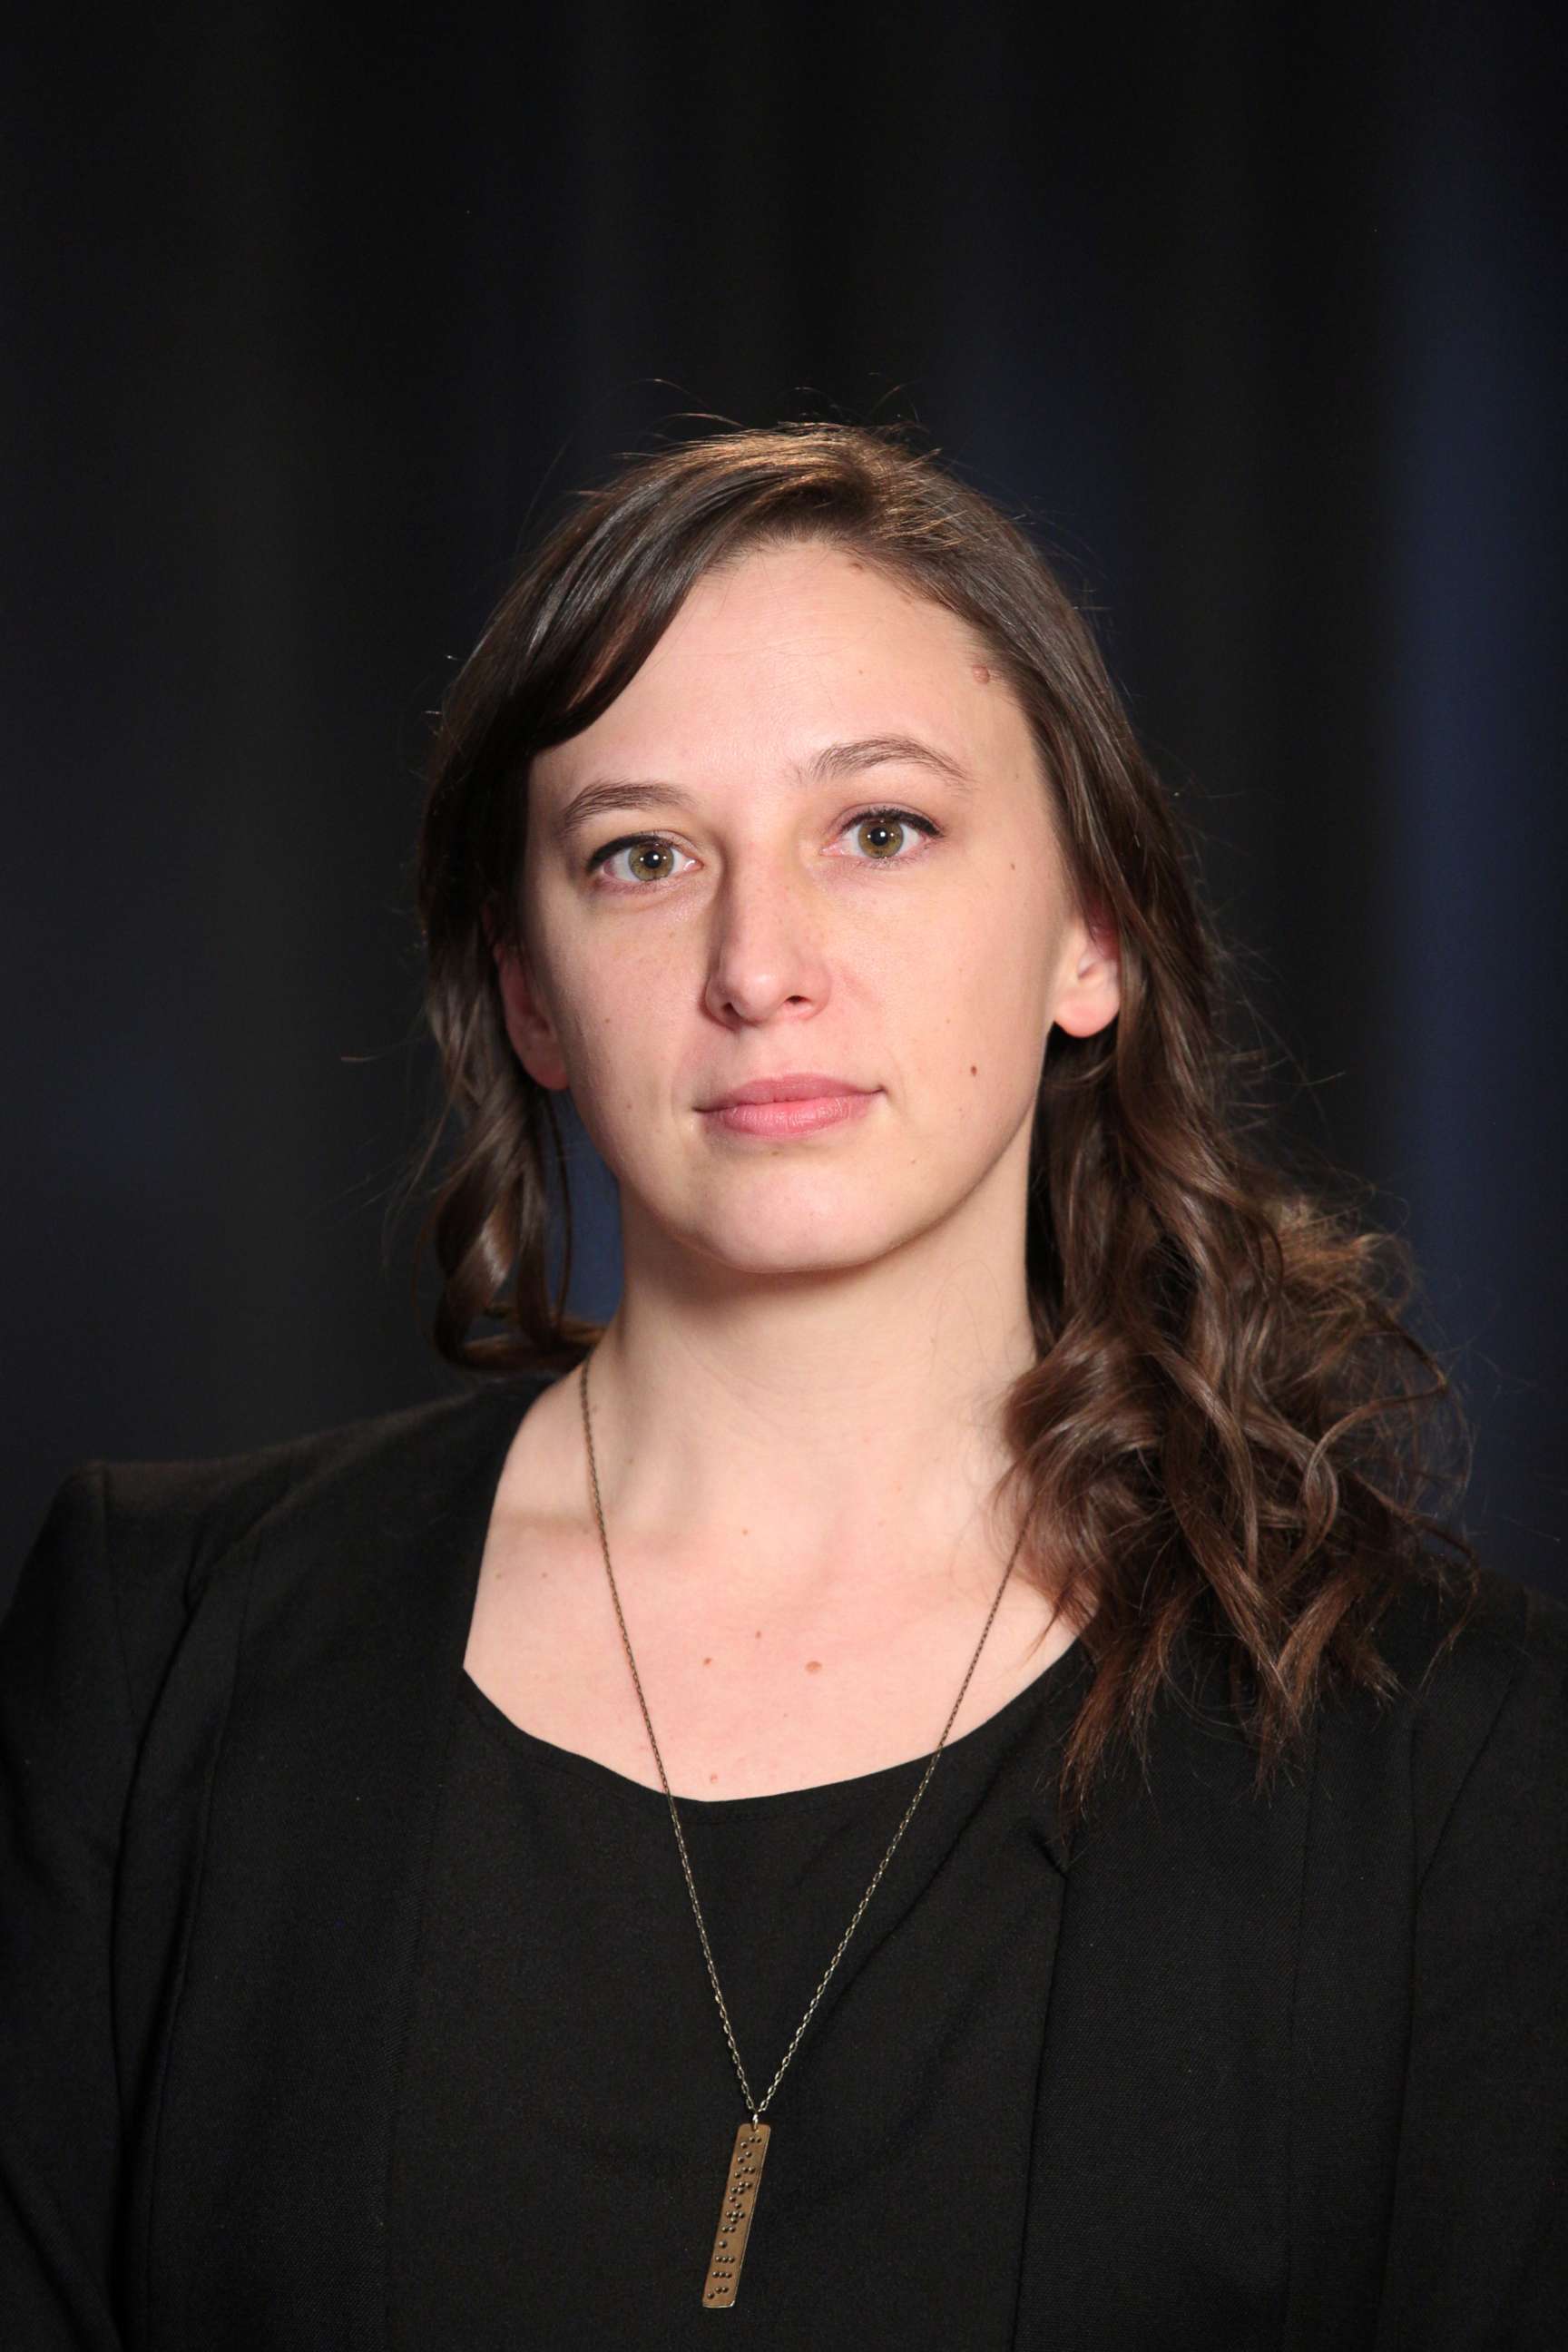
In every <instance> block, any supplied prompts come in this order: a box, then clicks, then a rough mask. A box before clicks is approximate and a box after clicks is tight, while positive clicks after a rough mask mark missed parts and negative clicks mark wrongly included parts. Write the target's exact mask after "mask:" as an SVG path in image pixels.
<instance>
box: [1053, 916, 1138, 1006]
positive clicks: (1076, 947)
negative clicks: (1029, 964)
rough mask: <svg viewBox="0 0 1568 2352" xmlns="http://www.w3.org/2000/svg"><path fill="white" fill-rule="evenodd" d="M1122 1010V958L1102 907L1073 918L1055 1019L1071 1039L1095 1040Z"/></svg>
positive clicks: (1069, 928) (1112, 926)
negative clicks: (1085, 1038) (1084, 1038)
mask: <svg viewBox="0 0 1568 2352" xmlns="http://www.w3.org/2000/svg"><path fill="white" fill-rule="evenodd" d="M1120 1011H1121V948H1120V942H1119V941H1118V939H1117V936H1116V927H1115V925H1114V924H1113V923H1112V921H1111V919H1110V914H1109V913H1108V911H1107V910H1106V909H1105V908H1103V907H1098V906H1097V907H1094V908H1091V909H1090V910H1089V913H1088V914H1087V915H1079V916H1077V917H1075V918H1074V919H1073V921H1072V922H1071V924H1069V926H1068V940H1067V945H1066V948H1065V950H1064V951H1063V977H1062V979H1061V981H1060V982H1059V984H1058V991H1057V1002H1056V1005H1055V1008H1054V1010H1053V1013H1052V1016H1051V1017H1052V1019H1053V1020H1054V1021H1055V1022H1056V1023H1057V1024H1058V1027H1060V1028H1063V1029H1065V1030H1066V1031H1067V1033H1068V1035H1069V1036H1070V1037H1092V1036H1093V1035H1094V1034H1095V1033H1096V1031H1097V1030H1100V1029H1103V1028H1105V1027H1106V1025H1107V1024H1109V1023H1110V1022H1111V1021H1114V1020H1115V1018H1116V1015H1117V1013H1119V1012H1120Z"/></svg>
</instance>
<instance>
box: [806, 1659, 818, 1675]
mask: <svg viewBox="0 0 1568 2352" xmlns="http://www.w3.org/2000/svg"><path fill="white" fill-rule="evenodd" d="M805 1671H806V1673H807V1674H808V1675H819V1674H820V1673H821V1672H822V1660H821V1659H820V1658H807V1660H806V1662H805Z"/></svg>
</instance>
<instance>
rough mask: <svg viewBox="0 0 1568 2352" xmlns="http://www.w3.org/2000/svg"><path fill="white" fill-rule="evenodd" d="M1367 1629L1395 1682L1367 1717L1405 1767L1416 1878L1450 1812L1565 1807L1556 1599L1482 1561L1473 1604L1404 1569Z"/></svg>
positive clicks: (1566, 1743)
mask: <svg viewBox="0 0 1568 2352" xmlns="http://www.w3.org/2000/svg"><path fill="white" fill-rule="evenodd" d="M1374 1639H1375V1641H1376V1643H1377V1647H1378V1649H1379V1651H1380V1653H1381V1654H1382V1655H1383V1656H1384V1659H1385V1660H1386V1661H1387V1663H1388V1664H1389V1665H1390V1666H1392V1667H1393V1669H1394V1673H1395V1675H1397V1676H1398V1678H1399V1683H1400V1690H1399V1693H1398V1695H1397V1696H1396V1697H1395V1698H1394V1700H1393V1701H1392V1703H1391V1704H1388V1705H1386V1706H1384V1708H1383V1709H1381V1710H1380V1711H1379V1712H1378V1715H1377V1718H1376V1720H1377V1725H1378V1729H1379V1732H1380V1734H1381V1735H1382V1744H1383V1746H1384V1749H1385V1751H1386V1748H1387V1747H1388V1745H1389V1744H1390V1740H1391V1738H1392V1745H1393V1746H1394V1748H1395V1749H1396V1750H1397V1751H1398V1752H1399V1754H1400V1757H1401V1761H1402V1764H1403V1767H1404V1769H1405V1770H1406V1771H1407V1773H1408V1785H1409V1799H1410V1805H1411V1811H1412V1816H1413V1829H1414V1835H1415V1872H1416V1881H1417V1884H1420V1883H1421V1882H1422V1881H1424V1880H1425V1878H1426V1874H1427V1872H1428V1871H1429V1869H1430V1867H1431V1865H1432V1863H1433V1860H1434V1857H1435V1856H1436V1853H1437V1852H1438V1850H1439V1848H1440V1847H1441V1845H1442V1844H1443V1843H1444V1840H1445V1837H1446V1835H1447V1834H1448V1833H1449V1832H1450V1825H1451V1824H1452V1823H1453V1822H1454V1821H1455V1819H1456V1816H1457V1815H1458V1814H1461V1813H1462V1814H1464V1815H1465V1816H1466V1817H1467V1818H1478V1817H1479V1816H1480V1815H1482V1814H1484V1813H1486V1812H1487V1811H1497V1812H1498V1815H1499V1818H1501V1811H1502V1810H1504V1809H1506V1808H1507V1807H1508V1806H1509V1805H1510V1803H1511V1804H1515V1805H1517V1804H1522V1805H1524V1806H1526V1807H1529V1806H1531V1805H1533V1806H1535V1807H1537V1808H1538V1809H1551V1810H1555V1809H1556V1808H1558V1807H1563V1808H1564V1809H1568V1601H1563V1600H1561V1599H1560V1598H1558V1597H1557V1596H1556V1595H1554V1594H1552V1593H1549V1592H1545V1591H1541V1590H1540V1589H1539V1588H1538V1587H1536V1586H1534V1585H1531V1584H1527V1583H1525V1582H1523V1581H1522V1580H1521V1579H1519V1578H1517V1577H1514V1576H1510V1575H1509V1574H1507V1573H1505V1572H1504V1571H1503V1570H1499V1569H1495V1568H1491V1567H1489V1566H1487V1565H1484V1564H1483V1565H1482V1566H1481V1568H1480V1570H1479V1575H1478V1580H1477V1588H1476V1593H1475V1599H1474V1603H1473V1605H1469V1604H1468V1596H1464V1595H1459V1594H1457V1593H1455V1592H1453V1591H1446V1590H1444V1589H1443V1588H1442V1587H1441V1586H1440V1585H1439V1584H1438V1583H1437V1582H1436V1580H1428V1579H1426V1577H1422V1578H1420V1579H1412V1580H1411V1581H1410V1582H1409V1583H1408V1584H1406V1585H1405V1586H1404V1587H1403V1588H1401V1589H1399V1590H1398V1591H1396V1593H1395V1595H1394V1599H1393V1601H1391V1603H1390V1604H1389V1606H1388V1607H1387V1608H1386V1609H1385V1610H1384V1614H1383V1616H1382V1617H1381V1618H1380V1619H1379V1620H1378V1622H1377V1623H1376V1625H1375V1628H1374Z"/></svg>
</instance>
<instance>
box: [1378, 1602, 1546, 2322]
mask: <svg viewBox="0 0 1568 2352" xmlns="http://www.w3.org/2000/svg"><path fill="white" fill-rule="evenodd" d="M1521 1591H1523V1593H1524V1595H1525V1604H1526V1605H1525V1609H1524V1612H1523V1626H1522V1633H1521V1638H1520V1641H1519V1646H1518V1656H1517V1659H1516V1662H1515V1664H1514V1668H1513V1673H1512V1677H1511V1680H1510V1683H1509V1685H1508V1687H1507V1690H1506V1692H1505V1694H1504V1696H1503V1698H1502V1701H1501V1704H1500V1706H1499V1708H1498V1710H1497V1712H1496V1714H1495V1716H1494V1717H1493V1719H1492V1722H1491V1725H1490V1727H1489V1731H1488V1733H1487V1735H1486V1738H1485V1739H1484V1740H1483V1741H1482V1743H1481V1746H1480V1748H1479V1752H1478V1753H1477V1755H1476V1757H1475V1759H1474V1760H1473V1761H1472V1763H1471V1764H1470V1767H1469V1769H1468V1772H1467V1773H1466V1774H1465V1777H1464V1779H1463V1780H1462V1781H1461V1783H1460V1785H1459V1789H1458V1794H1457V1795H1456V1797H1455V1799H1454V1801H1453V1804H1452V1806H1451V1808H1450V1810H1449V1812H1448V1816H1447V1821H1446V1822H1445V1823H1444V1825H1443V1829H1442V1832H1441V1834H1440V1836H1439V1838H1438V1841H1437V1843H1436V1847H1435V1849H1434V1850H1433V1853H1432V1856H1431V1859H1430V1861H1429V1863H1428V1864H1427V1866H1426V1873H1425V1874H1424V1876H1423V1878H1422V1881H1421V1885H1420V1889H1419V1892H1418V1895H1417V1898H1416V1921H1415V1984H1414V1988H1413V2013H1412V2033H1411V2042H1410V2050H1409V2061H1408V2074H1407V2077H1406V2084H1405V2112H1404V2121H1403V2126H1402V2133H1401V2145H1400V2160H1399V2170H1398V2177H1397V2183H1396V2188H1395V2194H1394V2215H1393V2222H1392V2230H1391V2235H1390V2241H1389V2259H1388V2268H1387V2272H1386V2274H1385V2279H1384V2297H1383V2305H1382V2312H1381V2318H1380V2325H1379V2329H1378V2334H1377V2339H1376V2343H1377V2352H1395V2347H1397V2352H1448V2347H1454V2348H1455V2352H1458V2347H1465V2352H1483V2347H1484V2352H1494V2347H1495V2352H1505V2347H1506V2352H1562V2347H1563V2346H1564V2345H1568V1606H1564V1604H1563V1602H1562V1601H1557V1600H1555V1599H1553V1598H1552V1597H1551V1596H1550V1595H1548V1594H1545V1593H1542V1592H1539V1591H1536V1590H1535V1589H1534V1588H1533V1587H1529V1586H1525V1587H1521Z"/></svg>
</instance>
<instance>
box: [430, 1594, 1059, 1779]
mask: <svg viewBox="0 0 1568 2352" xmlns="http://www.w3.org/2000/svg"><path fill="white" fill-rule="evenodd" d="M1082 1658H1083V1640H1082V1636H1081V1634H1079V1635H1075V1636H1074V1638H1073V1640H1072V1641H1071V1642H1069V1643H1068V1646H1067V1648H1066V1649H1065V1650H1063V1651H1062V1652H1061V1653H1060V1654H1059V1655H1058V1656H1057V1657H1055V1658H1053V1659H1052V1660H1051V1663H1050V1664H1049V1665H1048V1666H1043V1667H1042V1668H1041V1670H1040V1672H1039V1673H1038V1674H1037V1675H1034V1676H1033V1677H1032V1679H1031V1680H1030V1681H1028V1682H1026V1684H1025V1685H1024V1687H1023V1688H1022V1690H1019V1691H1015V1692H1014V1694H1013V1696H1012V1697H1011V1698H1010V1699H1007V1700H1005V1701H1004V1703H1003V1705H1002V1706H999V1707H998V1708H997V1709H996V1711H995V1713H994V1714H993V1715H988V1716H987V1717H985V1719H984V1722H983V1723H977V1724H975V1725H974V1727H973V1729H972V1730H969V1731H965V1732H961V1733H960V1735H959V1737H958V1738H956V1739H950V1740H949V1741H948V1743H947V1745H946V1747H945V1748H943V1749H942V1758H943V1760H944V1761H945V1759H948V1758H949V1757H953V1756H957V1757H962V1758H964V1759H968V1758H969V1757H971V1756H973V1755H975V1754H977V1753H979V1752H980V1750H981V1749H982V1748H983V1747H984V1744H985V1743H986V1742H987V1741H988V1740H991V1739H993V1738H996V1737H998V1736H999V1735H1000V1734H1001V1733H1002V1732H1003V1731H1004V1730H1005V1729H1008V1728H1010V1727H1011V1726H1012V1725H1013V1724H1014V1722H1015V1721H1016V1718H1017V1717H1019V1716H1021V1715H1023V1714H1024V1713H1025V1712H1026V1710H1027V1709H1028V1708H1029V1707H1030V1706H1035V1705H1037V1704H1043V1703H1044V1701H1045V1699H1046V1698H1047V1695H1048V1694H1049V1693H1051V1692H1053V1691H1054V1690H1055V1689H1056V1688H1057V1686H1058V1684H1061V1683H1065V1682H1066V1681H1067V1680H1068V1677H1069V1675H1072V1674H1073V1673H1074V1672H1075V1671H1076V1669H1077V1668H1078V1667H1079V1664H1081V1662H1082ZM461 1688H462V1696H463V1698H464V1701H465V1703H466V1704H467V1706H468V1711H469V1713H470V1714H471V1715H472V1716H473V1717H475V1718H476V1719H477V1721H478V1722H479V1726H480V1727H481V1728H482V1729H484V1730H487V1731H489V1733H490V1735H491V1736H492V1737H493V1738H497V1739H499V1740H500V1742H501V1743H502V1744H503V1745H504V1746H506V1747H508V1748H510V1749H511V1750H512V1752H513V1753H514V1754H522V1755H526V1756H528V1757H530V1758H531V1759H532V1760H533V1761H534V1762H535V1763H538V1764H542V1765H543V1766H544V1767H545V1768H546V1769H549V1770H552V1771H556V1772H562V1773H565V1774H567V1775H568V1776H570V1777H571V1778H572V1779H574V1780H587V1781H590V1782H592V1783H595V1784H596V1785H597V1786H598V1787H600V1788H601V1789H608V1790H616V1791H617V1792H618V1793H619V1794H620V1796H621V1799H622V1801H623V1802H625V1803H627V1804H632V1805H640V1806H642V1807H644V1808H645V1809H647V1810H651V1809H652V1808H653V1807H655V1806H657V1807H658V1810H659V1811H660V1812H665V1813H668V1810H669V1808H668V1802H667V1801H666V1798H665V1793H664V1790H663V1789H662V1788H649V1787H648V1786H647V1784H646V1783H645V1782H643V1781H641V1780H633V1779H632V1777H631V1775H630V1774H629V1773H626V1772H617V1771H616V1769H615V1768H614V1766H613V1765H609V1764H601V1763H600V1762H599V1760H598V1759H597V1758H596V1757H594V1756H584V1755H581V1754H579V1752H578V1750H577V1749H576V1748H562V1747H559V1746H558V1745H557V1744H556V1742H555V1741H554V1740H552V1739H544V1738H541V1737H540V1735H539V1733H538V1732H535V1731H528V1730H526V1729H525V1728H524V1727H523V1726H522V1725H521V1723H514V1722H513V1721H512V1719H511V1717H510V1715H508V1714H507V1712H506V1710H505V1709H504V1707H500V1706H497V1705H496V1703H495V1701H494V1699H493V1698H491V1696H490V1695H489V1692H488V1691H486V1690H482V1689H481V1688H480V1686H479V1684H478V1683H477V1682H476V1681H475V1680H474V1678H473V1676H472V1675H470V1674H469V1672H468V1668H467V1666H465V1667H464V1668H463V1669H462V1680H461ZM930 1760H931V1749H930V1748H926V1749H925V1750H924V1751H923V1753H922V1754H921V1755H918V1756H909V1757H905V1758H904V1759H902V1761H901V1762H900V1763H897V1764H880V1765H878V1766H877V1767H876V1769H874V1770H872V1771H870V1772H852V1773H850V1774H849V1775H848V1777H847V1779H845V1780H818V1781H813V1782H812V1783H811V1784H810V1785H809V1786H807V1787H805V1788H804V1789H773V1790H765V1791H764V1792H763V1793H762V1794H760V1795H756V1796H750V1797H683V1796H680V1795H679V1794H678V1795H677V1797H676V1800H675V1801H676V1803H677V1804H678V1805H679V1807H680V1810H681V1811H682V1813H683V1814H685V1815H689V1816H691V1817H693V1818H695V1819H697V1820H699V1821H706V1822H721V1821H739V1820H742V1819H746V1818H754V1817H756V1816H758V1815H765V1814H769V1813H790V1812H805V1811H814V1810H816V1809H817V1808H819V1807H826V1806H829V1805H835V1804H842V1803H843V1802H845V1801H847V1799H849V1798H851V1797H853V1798H856V1799H859V1798H860V1797H862V1796H865V1797H868V1798H874V1797H875V1796H876V1795H877V1794H878V1793H879V1792H880V1791H883V1790H890V1788H891V1786H892V1784H893V1782H894V1781H896V1780H903V1779H905V1778H906V1777H907V1776H908V1775H909V1774H910V1773H911V1772H912V1771H913V1770H914V1769H915V1767H916V1766H917V1765H918V1766H919V1767H920V1768H921V1770H922V1771H923V1770H924V1769H925V1767H926V1765H927V1764H928V1763H929V1762H930ZM940 1769H941V1768H940V1767H939V1768H938V1773H939V1776H940Z"/></svg>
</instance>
